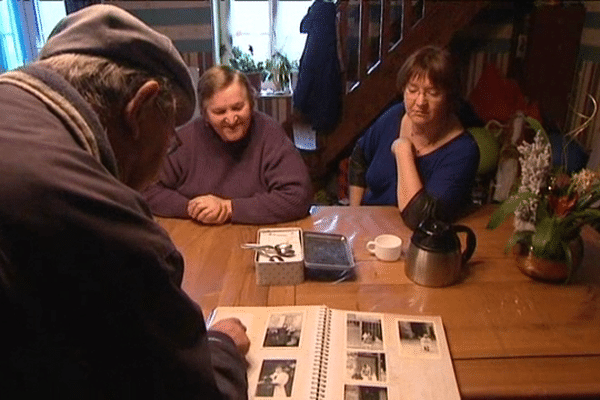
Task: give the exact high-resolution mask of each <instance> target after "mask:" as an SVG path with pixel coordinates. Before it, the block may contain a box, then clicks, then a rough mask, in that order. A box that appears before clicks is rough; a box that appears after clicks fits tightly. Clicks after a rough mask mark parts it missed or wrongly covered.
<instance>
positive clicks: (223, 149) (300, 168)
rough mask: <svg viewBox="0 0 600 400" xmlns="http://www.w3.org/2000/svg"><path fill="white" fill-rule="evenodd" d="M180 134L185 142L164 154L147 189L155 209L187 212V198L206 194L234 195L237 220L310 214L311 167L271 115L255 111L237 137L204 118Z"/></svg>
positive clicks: (158, 212) (168, 214) (276, 219)
mask: <svg viewBox="0 0 600 400" xmlns="http://www.w3.org/2000/svg"><path fill="white" fill-rule="evenodd" d="M178 136H179V138H180V140H181V143H182V144H181V146H180V147H179V148H178V149H177V150H175V151H174V152H173V153H171V154H170V155H169V156H168V157H167V159H166V160H165V162H164V164H163V166H162V168H161V171H160V177H159V179H160V180H159V182H158V183H156V184H155V185H152V186H151V187H150V188H148V189H147V190H146V191H145V192H144V197H145V198H146V200H147V201H148V203H149V204H150V207H151V209H152V212H153V213H154V214H156V215H160V216H164V217H180V218H189V215H188V213H187V203H188V201H189V200H191V199H192V198H194V197H196V196H200V195H205V194H213V195H215V196H218V197H221V198H226V199H231V200H232V202H231V203H232V216H231V222H234V223H242V224H268V223H276V222H282V221H289V220H293V219H298V218H301V217H304V216H305V215H306V214H307V212H308V207H309V205H310V201H311V197H312V189H311V182H310V178H309V176H308V170H307V168H306V165H305V164H304V161H303V160H302V157H300V154H299V153H298V151H297V150H296V148H295V147H294V145H293V144H292V142H291V141H290V140H289V138H288V137H287V136H286V135H285V132H284V131H283V129H282V128H281V126H280V125H279V124H278V123H277V122H275V121H274V120H273V119H272V118H270V117H268V116H267V115H265V114H263V113H261V112H258V111H255V112H254V113H253V115H252V123H251V125H250V131H249V132H248V135H246V137H245V138H244V139H242V140H240V141H238V142H235V143H227V142H224V141H223V140H221V138H220V137H219V136H218V135H217V133H216V132H215V131H214V130H213V129H212V127H210V125H208V123H206V122H205V121H204V120H203V119H202V118H199V119H196V120H194V121H193V122H192V123H190V124H188V125H186V126H185V127H184V128H182V129H181V130H180V131H179V132H178Z"/></svg>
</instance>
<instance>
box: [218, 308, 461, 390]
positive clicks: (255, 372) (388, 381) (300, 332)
mask: <svg viewBox="0 0 600 400" xmlns="http://www.w3.org/2000/svg"><path fill="white" fill-rule="evenodd" d="M229 317H234V318H239V319H240V320H241V321H242V323H243V324H244V325H245V326H246V328H247V332H246V333H247V334H248V337H249V338H250V341H251V345H250V351H249V352H248V354H247V356H246V359H247V361H248V364H249V367H248V384H249V386H248V397H249V398H250V399H263V398H272V397H275V398H289V399H302V400H304V399H314V400H321V399H343V400H367V399H368V400H371V399H377V400H387V399H400V400H402V399H419V400H427V399H438V400H439V399H442V400H444V399H449V400H450V399H452V400H454V399H460V394H459V391H458V386H457V383H456V377H455V375H454V368H453V366H452V359H451V357H450V351H449V349H448V343H447V340H446V335H445V333H444V328H443V325H442V320H441V318H440V317H437V316H421V315H418V316H416V315H410V316H409V315H396V314H387V313H374V312H357V311H344V310H336V309H331V308H328V307H326V306H282V307H218V308H216V309H215V310H214V311H213V313H212V314H211V316H210V318H209V322H208V325H209V326H210V324H211V323H212V322H213V321H218V320H221V319H224V318H229Z"/></svg>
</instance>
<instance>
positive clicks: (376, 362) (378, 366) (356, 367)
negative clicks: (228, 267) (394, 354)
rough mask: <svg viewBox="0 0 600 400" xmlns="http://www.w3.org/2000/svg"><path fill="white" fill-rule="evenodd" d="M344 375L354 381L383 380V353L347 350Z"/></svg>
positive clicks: (384, 366) (384, 373)
mask: <svg viewBox="0 0 600 400" xmlns="http://www.w3.org/2000/svg"><path fill="white" fill-rule="evenodd" d="M346 376H347V378H348V379H352V380H355V381H367V382H369V381H370V382H385V381H386V379H387V376H386V365H385V353H369V352H349V353H348V356H347V358H346Z"/></svg>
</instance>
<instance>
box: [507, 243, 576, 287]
mask: <svg viewBox="0 0 600 400" xmlns="http://www.w3.org/2000/svg"><path fill="white" fill-rule="evenodd" d="M568 246H569V248H570V249H571V259H572V266H569V264H568V262H567V260H552V259H548V258H543V257H538V256H536V255H534V254H533V252H531V251H529V248H528V247H527V246H525V245H524V244H523V243H518V244H517V245H516V246H515V248H513V254H514V255H515V259H516V262H517V266H518V267H519V270H520V271H521V272H522V273H523V274H525V275H527V276H528V277H530V278H532V279H534V280H537V281H542V282H551V283H566V282H568V281H569V279H570V278H571V276H572V275H573V273H574V272H575V271H576V270H577V268H578V267H579V266H580V265H581V261H582V260H583V240H582V239H581V237H580V236H577V237H576V238H575V239H573V240H571V241H570V242H569V243H568Z"/></svg>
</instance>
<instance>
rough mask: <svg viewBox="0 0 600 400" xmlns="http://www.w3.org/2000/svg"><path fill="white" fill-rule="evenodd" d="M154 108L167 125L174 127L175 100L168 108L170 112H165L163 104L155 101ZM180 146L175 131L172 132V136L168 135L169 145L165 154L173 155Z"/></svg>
mask: <svg viewBox="0 0 600 400" xmlns="http://www.w3.org/2000/svg"><path fill="white" fill-rule="evenodd" d="M156 108H158V110H159V111H160V113H161V115H162V116H163V117H164V118H165V120H166V121H168V123H169V124H172V125H173V126H174V125H175V99H173V104H172V106H171V107H170V108H171V109H170V110H166V109H165V108H166V107H165V105H164V103H162V102H160V101H158V100H157V101H156ZM179 146H181V140H180V139H179V136H177V132H176V131H175V129H173V130H172V134H170V135H169V145H168V146H167V154H171V153H173V152H174V151H175V150H177V149H178V148H179Z"/></svg>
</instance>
